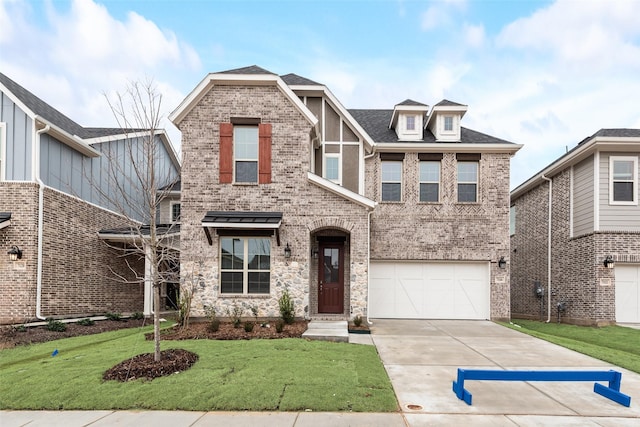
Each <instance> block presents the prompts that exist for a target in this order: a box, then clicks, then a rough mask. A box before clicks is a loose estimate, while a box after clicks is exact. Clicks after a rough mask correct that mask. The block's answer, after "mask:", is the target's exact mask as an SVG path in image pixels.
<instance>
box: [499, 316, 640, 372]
mask: <svg viewBox="0 0 640 427" xmlns="http://www.w3.org/2000/svg"><path fill="white" fill-rule="evenodd" d="M513 323H514V325H510V324H504V325H505V326H507V327H510V328H512V329H515V330H517V331H520V332H524V333H525V334H529V335H532V336H534V337H538V338H541V339H543V340H546V341H550V342H552V343H555V344H558V345H561V346H563V347H566V348H570V349H571V350H575V351H578V352H580V353H583V354H586V355H588V356H592V357H595V358H596V359H600V360H603V361H605V362H609V363H612V364H614V365H617V366H620V367H622V368H626V369H628V370H630V371H634V372H638V373H640V345H639V343H640V330H638V329H632V328H625V327H622V326H606V327H602V328H594V327H587V326H575V325H566V324H558V323H543V322H537V321H533V320H514V321H513ZM515 325H518V326H520V327H518V326H515Z"/></svg>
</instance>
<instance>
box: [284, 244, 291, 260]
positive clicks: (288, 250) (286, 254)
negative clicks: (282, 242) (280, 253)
mask: <svg viewBox="0 0 640 427" xmlns="http://www.w3.org/2000/svg"><path fill="white" fill-rule="evenodd" d="M284 257H285V258H291V247H290V246H289V243H287V246H285V248H284Z"/></svg>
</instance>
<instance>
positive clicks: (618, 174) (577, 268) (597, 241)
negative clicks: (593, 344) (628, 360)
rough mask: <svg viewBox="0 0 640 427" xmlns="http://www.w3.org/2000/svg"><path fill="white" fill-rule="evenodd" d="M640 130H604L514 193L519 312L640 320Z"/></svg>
mask: <svg viewBox="0 0 640 427" xmlns="http://www.w3.org/2000/svg"><path fill="white" fill-rule="evenodd" d="M639 157H640V129H601V130H599V131H598V132H596V133H595V134H594V135H592V136H590V137H588V138H586V139H585V140H583V141H582V142H580V143H579V144H578V145H577V146H576V147H575V148H574V149H572V150H571V151H569V152H567V153H566V154H565V155H564V156H562V157H560V158H559V159H558V160H556V161H555V162H553V163H551V164H550V165H549V166H547V167H546V168H544V169H543V170H542V171H541V172H540V173H538V174H536V175H534V176H533V177H531V178H530V179H529V180H527V181H526V182H524V183H523V184H522V185H520V186H519V187H517V188H516V189H515V190H513V191H512V192H511V219H512V221H511V251H512V252H511V313H512V316H513V317H519V318H533V319H542V320H547V321H554V322H555V321H558V320H561V321H562V322H569V323H575V324H586V325H605V324H611V323H614V322H636V323H637V322H640V206H639V205H638V197H639V196H640V192H639V190H638V173H639V169H638V168H639V165H638V158H639Z"/></svg>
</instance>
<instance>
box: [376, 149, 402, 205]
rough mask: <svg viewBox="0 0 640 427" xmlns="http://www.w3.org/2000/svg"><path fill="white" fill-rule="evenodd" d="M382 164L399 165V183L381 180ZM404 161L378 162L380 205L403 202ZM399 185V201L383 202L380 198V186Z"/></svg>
mask: <svg viewBox="0 0 640 427" xmlns="http://www.w3.org/2000/svg"><path fill="white" fill-rule="evenodd" d="M383 163H400V181H385V180H383V179H382V164H383ZM403 178H404V160H381V162H380V202H382V203H400V202H402V201H404V191H403V188H404V179H403ZM385 183H386V184H397V183H399V184H400V200H383V198H382V184H385Z"/></svg>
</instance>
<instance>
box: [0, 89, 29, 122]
mask: <svg viewBox="0 0 640 427" xmlns="http://www.w3.org/2000/svg"><path fill="white" fill-rule="evenodd" d="M0 92H2V93H4V94H5V95H7V96H8V97H9V99H10V100H11V102H13V103H14V104H16V105H17V106H18V107H19V108H20V109H21V110H22V111H24V113H25V114H26V115H27V116H29V117H30V118H31V119H32V120H35V119H36V117H37V116H36V114H35V113H34V112H33V111H31V109H30V108H28V107H27V106H26V105H25V104H24V103H23V102H22V100H20V98H18V97H17V96H16V95H15V94H14V93H13V92H11V91H10V90H9V89H7V87H6V86H5V85H3V84H2V83H0Z"/></svg>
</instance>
